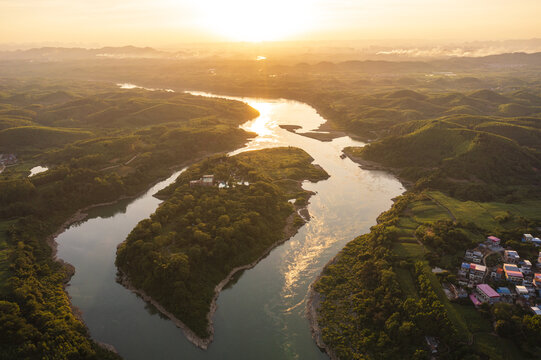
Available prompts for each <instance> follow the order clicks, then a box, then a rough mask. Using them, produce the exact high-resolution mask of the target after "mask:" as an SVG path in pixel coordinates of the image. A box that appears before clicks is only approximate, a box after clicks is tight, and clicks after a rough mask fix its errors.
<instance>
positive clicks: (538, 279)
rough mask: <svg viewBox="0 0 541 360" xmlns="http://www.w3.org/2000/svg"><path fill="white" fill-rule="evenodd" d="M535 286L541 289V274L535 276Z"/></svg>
mask: <svg viewBox="0 0 541 360" xmlns="http://www.w3.org/2000/svg"><path fill="white" fill-rule="evenodd" d="M533 285H534V286H535V287H536V288H538V289H541V273H535V274H533Z"/></svg>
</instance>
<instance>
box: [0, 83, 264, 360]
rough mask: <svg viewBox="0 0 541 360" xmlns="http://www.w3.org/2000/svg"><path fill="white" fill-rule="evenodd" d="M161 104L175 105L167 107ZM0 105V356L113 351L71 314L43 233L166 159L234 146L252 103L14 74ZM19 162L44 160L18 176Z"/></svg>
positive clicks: (120, 193)
mask: <svg viewBox="0 0 541 360" xmlns="http://www.w3.org/2000/svg"><path fill="white" fill-rule="evenodd" d="M58 87H60V88H62V89H64V90H62V91H59V90H58ZM82 88H84V89H82ZM164 103H165V104H173V105H175V106H171V108H169V109H170V111H171V112H170V113H167V111H165V110H164V107H162V106H161V105H163V104H164ZM96 104H99V105H100V106H101V105H103V104H106V106H108V107H107V108H106V107H105V105H104V106H102V107H100V106H98V105H96ZM180 104H182V105H180ZM0 105H2V108H3V110H2V111H0V119H2V121H1V123H2V126H3V127H4V129H3V130H1V131H0V139H1V140H0V144H1V145H0V148H1V149H0V152H8V153H16V154H17V155H18V160H19V162H18V164H16V165H14V166H10V167H8V168H7V169H6V170H5V171H4V172H3V173H2V175H0V230H1V233H0V282H1V283H0V358H1V359H15V358H20V359H23V358H24V359H38V358H39V359H113V358H118V356H117V355H115V354H113V353H111V352H109V351H108V350H104V349H103V348H102V347H100V346H98V345H97V344H96V343H95V342H93V341H92V340H90V337H89V334H88V332H87V330H86V328H85V326H84V324H83V323H82V321H81V320H80V319H78V318H77V317H76V316H75V315H74V313H73V311H72V309H71V306H70V302H69V299H68V296H67V294H66V293H65V291H64V285H65V283H66V282H67V281H68V280H69V278H70V276H71V273H72V271H73V270H72V269H70V267H69V266H64V265H62V264H60V263H58V262H56V261H54V260H53V256H52V255H53V254H52V249H51V247H50V245H49V244H48V243H47V239H46V238H47V236H49V235H51V234H53V233H54V232H55V231H57V229H58V228H59V227H60V226H61V225H62V224H63V223H64V222H65V221H66V219H67V218H68V217H69V216H71V215H72V214H73V213H74V212H75V211H76V210H78V209H81V208H84V207H86V206H89V205H92V204H96V203H101V202H110V201H115V200H117V199H119V198H121V197H124V196H133V195H136V194H137V193H139V192H141V191H142V190H144V189H145V188H146V187H147V186H148V185H149V184H150V183H151V182H153V181H156V180H157V179H159V178H160V177H163V176H167V175H169V173H170V169H169V168H170V167H171V166H179V165H181V164H182V163H183V162H187V161H190V160H194V159H196V158H198V157H200V156H203V155H205V154H209V153H214V152H222V151H227V150H231V149H234V148H236V147H238V146H240V145H241V144H242V143H243V142H245V141H246V139H247V138H248V137H249V136H250V134H248V133H246V132H244V131H243V130H241V129H239V128H238V125H239V124H241V123H243V122H244V121H245V120H246V119H248V118H250V117H253V116H254V115H255V111H254V110H253V109H251V108H249V107H248V106H246V105H243V104H240V103H238V102H230V101H225V100H217V101H214V100H213V99H202V98H197V97H193V96H191V95H186V94H181V95H178V94H177V95H175V94H169V93H165V92H156V93H151V92H142V91H135V92H130V91H125V90H117V89H113V88H111V86H109V85H103V84H101V85H98V84H93V85H92V86H89V87H86V86H85V87H81V85H80V84H69V83H55V82H53V83H40V82H34V83H29V84H27V83H25V82H23V81H21V82H14V81H10V88H9V89H4V90H3V92H2V93H1V96H0ZM130 106H132V108H133V109H132V112H130V111H128V109H127V108H128V107H130ZM115 107H118V109H121V110H122V116H119V113H117V112H114V111H109V110H111V109H114V108H115ZM160 107H161V109H160V110H159V112H155V111H157V110H155V109H156V108H160ZM165 108H167V107H166V106H165ZM188 108H189V109H191V111H190V112H189V113H188V114H185V113H183V112H182V111H184V110H185V109H188ZM61 109H69V111H68V110H66V111H65V112H63V111H60V110H61ZM107 109H109V110H107ZM143 110H144V112H145V114H146V115H145V116H150V117H148V118H145V119H146V120H144V121H143V115H141V114H140V112H141V111H143ZM179 111H180V112H179ZM96 112H100V115H99V116H98V115H95V116H93V114H96ZM105 113H108V115H106V114H105ZM149 114H151V115H149ZM159 115H160V116H159ZM98 117H99V119H100V121H99V122H95V123H92V121H91V120H90V119H97V118H98ZM15 118H17V119H18V120H20V121H12V120H13V119H15ZM153 119H156V120H155V121H154V120H153ZM160 119H161V120H162V121H160ZM28 164H44V165H47V166H48V167H49V170H48V171H46V172H44V173H41V174H38V175H35V176H33V177H31V178H28V177H27V176H28V168H29V166H28Z"/></svg>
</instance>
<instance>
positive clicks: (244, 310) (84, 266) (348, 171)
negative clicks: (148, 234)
mask: <svg viewBox="0 0 541 360" xmlns="http://www.w3.org/2000/svg"><path fill="white" fill-rule="evenodd" d="M193 94H197V95H203V96H214V95H211V94H205V93H193ZM222 97H225V96H222ZM227 98H231V99H238V100H242V101H245V102H247V103H248V104H250V105H251V106H252V107H254V108H256V109H257V110H259V112H260V113H261V115H260V117H258V118H257V119H254V120H252V121H249V122H248V123H246V124H244V125H243V128H245V129H246V130H249V131H253V132H256V133H257V134H258V136H257V137H256V138H254V139H253V140H251V141H250V142H249V143H248V144H247V145H246V146H245V147H243V148H241V149H238V150H236V151H233V152H232V153H231V154H237V153H240V152H243V151H249V150H256V149H262V148H267V147H275V146H296V147H300V148H302V149H304V150H305V151H307V152H308V153H309V154H310V155H311V156H312V157H313V158H314V159H315V161H314V162H315V163H316V164H319V165H321V166H322V167H323V168H324V169H325V170H326V171H327V172H328V173H329V174H330V175H331V177H330V178H329V179H328V180H325V181H320V182H318V183H315V184H313V183H309V182H305V183H304V185H303V186H304V188H306V189H309V190H312V191H315V192H316V193H317V194H316V195H315V196H313V197H312V198H311V199H310V205H309V206H308V210H309V211H310V214H311V215H312V219H311V220H310V222H309V223H307V224H306V225H305V226H303V227H302V228H301V229H300V230H299V232H298V233H297V235H295V236H294V237H293V238H292V239H290V240H289V241H288V242H286V243H284V244H282V245H280V246H279V247H277V248H276V249H274V250H273V251H272V252H271V254H270V255H269V256H267V257H266V258H265V259H263V260H262V261H261V262H260V263H259V264H258V265H257V266H256V267H255V268H253V269H251V270H248V271H245V272H244V273H243V274H242V275H241V276H240V277H239V278H238V279H237V281H236V283H234V284H230V286H229V287H228V288H227V289H224V291H223V292H222V293H221V294H220V297H219V298H218V311H217V312H216V314H215V318H214V326H215V336H214V342H213V343H212V344H211V345H210V347H209V349H208V350H207V351H202V350H199V349H197V348H196V347H195V346H193V345H192V344H191V343H189V342H188V341H187V340H186V339H185V338H184V336H183V334H182V332H181V330H179V329H177V328H176V327H175V326H174V325H173V324H172V323H171V322H170V321H168V320H166V319H164V318H162V317H161V316H160V315H159V314H157V313H156V311H154V310H153V309H152V308H151V307H149V306H148V305H147V304H145V302H143V301H142V300H141V299H140V298H138V297H137V296H136V295H134V294H132V293H131V292H129V291H128V290H126V289H125V288H123V287H122V286H121V285H119V284H117V283H116V282H115V273H116V268H115V266H114V257H115V251H116V246H117V245H118V244H119V243H120V242H122V241H123V240H124V239H125V237H126V236H127V234H128V233H129V232H130V230H131V229H132V228H133V227H134V226H135V225H136V224H137V222H138V221H140V220H142V219H144V218H146V217H148V216H149V215H150V214H151V213H152V212H154V210H155V209H156V207H157V206H158V205H159V203H160V202H159V201H158V200H157V199H155V198H153V197H152V194H154V193H155V192H156V191H158V190H159V189H161V188H163V187H165V186H167V185H168V184H169V183H171V182H172V181H174V179H175V178H176V177H177V176H178V173H175V174H173V175H172V176H171V177H170V178H169V179H167V180H166V181H163V182H161V183H159V184H157V185H156V186H154V187H153V188H152V189H150V190H149V191H148V192H147V193H146V194H145V195H143V196H141V197H140V198H138V199H136V200H130V201H124V202H121V203H119V204H116V205H114V206H108V207H103V208H98V209H94V210H93V211H92V213H91V214H90V218H89V219H87V220H85V221H84V222H82V223H80V224H77V225H73V226H71V227H70V228H69V229H68V230H67V231H66V232H64V233H63V234H61V235H60V236H59V237H58V238H57V241H58V243H59V251H58V256H59V257H60V258H63V259H64V260H66V261H68V262H70V263H71V264H73V265H74V266H75V268H76V274H75V276H74V277H73V278H72V280H71V282H70V286H69V287H68V292H69V294H70V296H71V297H72V301H73V303H74V305H76V306H77V307H79V308H80V309H81V310H82V311H83V317H84V320H85V322H86V323H87V325H88V327H89V329H90V332H91V335H92V337H94V338H95V339H97V340H98V341H102V342H105V343H108V344H112V345H113V346H114V347H115V348H116V349H117V350H118V352H119V353H120V354H121V355H122V356H124V357H125V358H126V359H151V358H152V359H325V358H326V356H325V355H324V354H323V353H321V352H320V351H319V349H318V348H317V347H316V345H315V343H314V342H313V341H312V338H311V335H310V329H309V324H308V321H307V319H306V317H305V311H306V298H307V292H308V286H309V285H310V283H311V282H312V281H313V280H314V279H315V278H316V277H317V275H318V274H319V273H320V272H321V269H322V268H323V266H324V265H325V264H326V263H327V262H328V261H329V260H330V259H331V258H332V257H333V256H334V255H335V254H336V253H337V252H338V251H340V249H341V248H342V247H343V246H344V245H345V244H346V243H347V242H348V241H350V240H351V239H353V238H354V237H355V236H357V235H359V234H361V233H364V232H367V231H368V230H369V227H370V226H371V225H373V224H375V219H376V217H377V215H379V214H380V213H381V212H382V211H384V210H386V209H388V208H389V207H390V206H391V204H392V202H391V199H392V198H393V197H395V196H397V195H399V194H400V193H402V192H403V191H404V189H403V188H402V186H401V184H400V183H399V182H398V181H397V180H396V179H395V178H393V177H392V176H390V175H388V174H386V173H383V172H378V171H366V170H362V169H360V168H359V167H358V166H357V165H356V164H354V163H353V162H352V161H350V160H349V159H340V154H341V151H342V149H343V148H344V147H346V146H352V145H357V146H362V145H363V144H362V143H360V142H357V141H354V140H352V139H350V138H349V137H342V138H339V139H335V140H333V141H331V142H320V141H318V140H315V139H310V138H307V137H303V136H301V135H298V134H294V133H291V132H288V131H286V130H284V129H281V128H280V127H279V125H300V126H302V127H303V128H302V129H301V130H300V131H306V130H313V129H316V128H317V127H318V126H319V125H320V124H321V123H323V122H324V121H325V120H324V119H323V118H321V117H320V116H319V115H318V114H317V112H316V111H315V110H314V109H313V108H311V107H310V106H308V105H306V104H303V103H300V102H296V101H289V100H283V99H279V100H267V99H253V98H235V97H227Z"/></svg>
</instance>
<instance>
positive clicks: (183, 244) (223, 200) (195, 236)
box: [116, 148, 328, 347]
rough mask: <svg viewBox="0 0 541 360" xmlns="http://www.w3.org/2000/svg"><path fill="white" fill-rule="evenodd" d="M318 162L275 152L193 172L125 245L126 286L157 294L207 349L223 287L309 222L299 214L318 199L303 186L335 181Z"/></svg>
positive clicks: (211, 163)
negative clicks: (311, 196)
mask: <svg viewBox="0 0 541 360" xmlns="http://www.w3.org/2000/svg"><path fill="white" fill-rule="evenodd" d="M312 161H313V159H312V158H311V157H310V156H309V155H308V154H307V153H306V152H304V151H303V150H301V149H298V148H271V149H265V150H258V151H250V152H245V153H241V154H239V155H235V156H231V157H229V156H218V157H214V158H210V159H207V160H205V161H203V162H200V163H198V164H196V165H193V166H191V167H190V168H189V169H187V170H186V171H185V172H184V173H182V174H181V175H180V176H179V178H178V179H177V181H176V182H175V183H174V184H172V185H170V186H169V187H168V188H166V189H164V190H162V191H161V192H159V193H158V196H159V197H160V198H163V199H165V201H164V203H163V204H162V205H161V206H160V207H159V208H158V210H157V211H156V212H155V213H154V214H153V215H152V216H151V217H150V219H146V220H143V221H141V222H140V223H139V224H138V225H137V226H136V227H135V229H134V230H133V231H132V233H131V234H130V235H129V236H128V238H127V240H126V241H125V242H124V243H122V244H121V245H120V246H119V248H118V251H117V259H116V264H117V266H118V268H119V270H120V271H121V272H122V274H123V276H126V277H127V279H125V280H124V281H126V280H128V281H127V284H129V285H131V286H134V287H135V288H136V289H141V290H143V291H144V292H145V293H146V294H148V295H150V296H151V297H152V298H153V299H154V300H156V302H157V303H159V304H160V305H161V306H163V308H165V309H166V311H167V312H169V313H171V314H173V316H174V317H175V318H176V319H179V320H180V321H181V322H182V323H184V324H185V325H186V326H187V327H188V328H189V329H190V330H191V331H193V333H195V335H196V337H195V338H191V340H192V341H194V342H195V343H196V344H197V345H198V346H201V347H206V346H207V345H208V343H209V342H210V341H211V340H212V334H213V328H212V314H213V308H214V307H215V304H214V302H215V301H216V297H217V295H218V292H219V291H220V290H221V287H223V286H225V285H226V283H227V282H228V279H230V278H231V276H232V275H233V274H234V273H235V272H237V271H239V270H241V269H245V268H248V267H251V266H254V265H255V264H256V263H257V262H258V261H259V259H261V258H262V257H263V256H265V255H266V254H267V253H268V252H269V251H270V249H271V248H273V247H274V246H276V245H277V244H279V243H281V242H283V241H285V240H287V239H288V238H290V237H291V236H292V235H293V234H294V233H295V232H296V230H297V229H298V228H299V227H300V226H302V225H303V224H304V222H305V221H306V220H305V219H303V217H302V216H301V215H299V211H300V210H301V209H303V208H304V207H305V206H306V204H307V201H308V198H309V197H310V195H311V193H310V192H309V191H306V190H303V189H302V188H301V183H302V181H305V180H309V181H312V182H316V181H319V180H323V179H326V178H327V177H328V175H327V173H326V172H325V171H324V170H323V169H322V168H320V167H318V166H315V165H313V164H311V163H312ZM289 200H291V201H289ZM224 279H226V281H225V283H224ZM219 284H221V285H219ZM197 337H198V338H200V339H197Z"/></svg>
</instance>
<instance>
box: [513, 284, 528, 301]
mask: <svg viewBox="0 0 541 360" xmlns="http://www.w3.org/2000/svg"><path fill="white" fill-rule="evenodd" d="M515 291H516V292H517V295H518V296H519V297H521V298H524V299H528V298H529V297H530V292H529V291H528V289H526V286H522V285H517V286H515Z"/></svg>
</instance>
